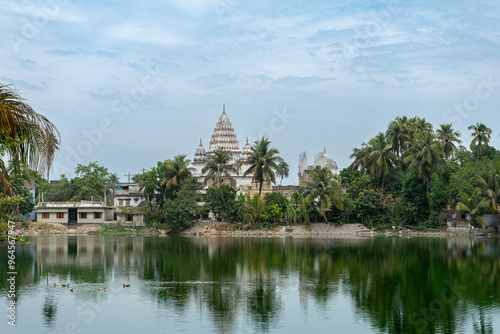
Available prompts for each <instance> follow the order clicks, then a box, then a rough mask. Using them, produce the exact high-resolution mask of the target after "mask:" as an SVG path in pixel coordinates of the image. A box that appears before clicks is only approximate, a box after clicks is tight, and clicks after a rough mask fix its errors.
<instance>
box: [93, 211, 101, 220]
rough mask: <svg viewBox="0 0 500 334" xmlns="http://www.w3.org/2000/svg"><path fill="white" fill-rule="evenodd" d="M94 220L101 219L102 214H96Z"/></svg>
mask: <svg viewBox="0 0 500 334" xmlns="http://www.w3.org/2000/svg"><path fill="white" fill-rule="evenodd" d="M94 218H96V219H101V218H102V212H94Z"/></svg>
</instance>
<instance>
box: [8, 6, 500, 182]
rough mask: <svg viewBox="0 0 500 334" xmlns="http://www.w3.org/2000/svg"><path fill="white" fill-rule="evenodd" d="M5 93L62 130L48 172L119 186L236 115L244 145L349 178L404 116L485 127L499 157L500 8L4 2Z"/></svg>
mask: <svg viewBox="0 0 500 334" xmlns="http://www.w3.org/2000/svg"><path fill="white" fill-rule="evenodd" d="M1 4H2V6H1V7H2V11H1V12H0V31H1V32H2V33H1V34H0V45H1V52H0V64H1V65H0V69H1V70H0V83H2V84H13V85H14V86H15V88H16V89H17V91H18V93H19V94H20V95H21V96H23V97H24V98H25V99H26V101H27V102H28V103H29V104H30V105H31V106H32V107H33V108H34V109H35V110H36V111H37V112H38V113H41V114H43V115H45V116H46V117H47V118H48V119H49V120H51V121H52V122H53V123H54V124H55V125H56V126H57V128H58V129H59V132H60V135H61V149H60V151H59V153H58V155H57V159H56V161H55V167H54V169H53V170H52V172H51V179H58V178H59V175H60V174H66V175H67V176H68V177H73V176H74V169H75V167H76V166H77V164H84V165H86V164H88V163H89V162H91V161H97V162H98V163H99V164H100V165H102V166H105V167H107V168H108V170H109V171H110V172H112V173H117V174H118V176H119V177H120V180H121V181H122V182H126V181H127V180H128V177H127V176H126V175H128V174H129V173H131V174H137V173H141V172H142V170H143V169H146V170H147V169H149V168H151V167H153V166H155V165H156V163H157V162H158V161H163V160H166V159H169V158H173V157H174V156H176V155H178V154H186V155H187V158H189V159H192V158H193V157H194V153H195V150H196V148H197V146H198V145H199V141H200V139H201V140H202V141H203V144H204V146H205V148H208V144H209V140H210V137H211V134H212V133H213V129H214V128H215V125H216V123H217V120H218V118H219V116H220V114H221V113H222V106H223V104H225V108H226V113H227V114H228V116H229V118H230V120H231V122H232V124H233V127H234V129H235V131H236V134H237V136H238V139H239V141H240V146H241V147H243V145H244V144H245V141H246V138H247V137H248V138H249V140H250V143H252V142H253V141H255V140H257V139H259V138H261V137H263V136H264V137H267V138H269V139H270V140H271V143H272V146H273V147H276V148H277V149H278V150H279V151H280V156H282V157H283V158H284V159H285V161H286V162H287V163H288V164H289V165H290V177H289V178H288V179H286V180H285V181H284V182H283V184H297V183H298V180H297V171H298V170H297V169H298V168H297V166H298V158H299V155H300V154H301V153H302V152H305V151H306V152H307V156H308V158H309V162H310V163H311V164H312V162H313V159H314V155H315V154H317V153H319V152H323V150H324V149H326V152H327V153H328V154H329V155H330V157H332V158H333V159H334V160H335V161H336V162H337V163H338V165H339V168H340V169H342V168H344V167H347V166H348V165H349V164H350V163H351V160H350V158H349V155H350V154H351V153H352V150H353V148H356V147H360V146H361V144H362V143H363V142H367V141H368V140H370V138H372V137H374V136H375V135H376V134H377V133H378V132H379V131H385V130H386V128H387V125H388V124H389V123H390V122H391V121H392V120H393V119H394V118H395V117H396V116H403V115H406V116H408V117H413V116H419V117H424V118H425V119H426V120H427V121H428V122H430V123H432V124H433V125H434V126H435V127H438V126H439V124H444V123H452V124H453V126H454V128H455V129H457V130H458V131H459V132H460V133H461V134H462V137H461V138H462V140H463V144H464V145H465V146H467V147H468V146H469V144H470V140H471V135H470V131H469V130H467V127H468V126H470V125H472V124H476V123H477V122H481V123H484V124H486V125H487V126H488V127H490V128H491V129H492V130H493V134H492V139H491V142H490V144H491V145H493V146H494V147H496V148H500V137H499V132H500V124H499V123H500V122H499V120H500V113H499V110H498V109H499V108H498V106H499V105H500V1H498V0H496V1H478V0H474V1H472V0H471V1H459V0H457V1H447V0H443V1H425V0H422V1H398V0H390V1H345V0H344V1H333V0H330V1H297V0H288V1H267V0H266V1H261V0H253V1H243V0H182V1H178V0H177V1H128V0H119V1H118V0H99V1H94V0H90V1H76V0H75V1H72V0H44V1H37V0H20V1H5V0H1Z"/></svg>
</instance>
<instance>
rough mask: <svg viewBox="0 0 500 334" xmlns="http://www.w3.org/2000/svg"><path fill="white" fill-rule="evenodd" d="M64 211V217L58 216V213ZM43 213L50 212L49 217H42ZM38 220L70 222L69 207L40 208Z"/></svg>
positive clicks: (41, 221)
mask: <svg viewBox="0 0 500 334" xmlns="http://www.w3.org/2000/svg"><path fill="white" fill-rule="evenodd" d="M58 212H62V213H64V218H57V213H58ZM42 213H49V218H42V216H43V215H42ZM37 222H39V223H60V224H67V223H68V209H66V208H61V209H59V208H38V213H37Z"/></svg>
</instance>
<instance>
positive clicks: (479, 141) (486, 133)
mask: <svg viewBox="0 0 500 334" xmlns="http://www.w3.org/2000/svg"><path fill="white" fill-rule="evenodd" d="M467 129H468V130H472V133H471V136H472V137H473V138H472V141H471V143H470V149H471V150H473V149H474V148H476V147H477V159H476V168H475V172H474V174H476V175H477V164H478V162H479V156H480V155H481V154H482V153H483V150H482V148H483V146H484V147H488V143H489V142H490V139H491V129H490V128H488V127H487V126H486V125H484V124H483V123H476V125H471V126H469V127H468V128H467Z"/></svg>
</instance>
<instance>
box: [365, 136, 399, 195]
mask: <svg viewBox="0 0 500 334" xmlns="http://www.w3.org/2000/svg"><path fill="white" fill-rule="evenodd" d="M369 144H370V145H371V147H372V150H371V152H370V155H369V156H368V158H367V160H368V161H367V163H368V165H369V171H370V175H372V176H375V177H376V178H377V180H380V179H382V190H383V189H384V184H385V178H386V176H387V175H388V174H389V173H390V172H392V171H393V170H394V163H395V162H396V159H397V158H396V155H395V154H394V152H393V150H392V147H391V144H390V143H389V142H388V140H387V138H386V136H385V135H384V134H383V133H382V132H379V134H378V135H377V136H376V137H375V138H373V139H372V140H370V142H369Z"/></svg>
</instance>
